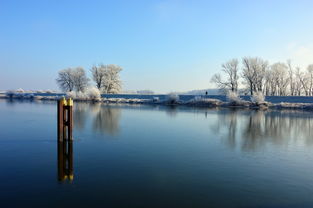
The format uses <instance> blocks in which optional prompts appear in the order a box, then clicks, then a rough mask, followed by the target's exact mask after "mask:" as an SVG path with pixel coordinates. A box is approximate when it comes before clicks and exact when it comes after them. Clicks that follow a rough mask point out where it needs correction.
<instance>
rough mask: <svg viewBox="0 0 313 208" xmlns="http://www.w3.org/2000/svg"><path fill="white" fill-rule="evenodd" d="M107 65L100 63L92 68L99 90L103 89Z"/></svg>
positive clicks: (93, 77) (93, 78)
mask: <svg viewBox="0 0 313 208" xmlns="http://www.w3.org/2000/svg"><path fill="white" fill-rule="evenodd" d="M106 68H107V66H106V65H103V64H99V65H98V66H93V67H92V68H91V74H92V80H93V81H94V82H95V83H96V87H97V88H98V89H99V90H102V89H103V86H104V80H105V78H106Z"/></svg>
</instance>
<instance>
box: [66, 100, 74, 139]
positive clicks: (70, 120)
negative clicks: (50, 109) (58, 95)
mask: <svg viewBox="0 0 313 208" xmlns="http://www.w3.org/2000/svg"><path fill="white" fill-rule="evenodd" d="M72 132H73V100H72V99H71V98H70V99H68V100H67V136H68V139H69V140H70V141H72V140H73V135H72Z"/></svg>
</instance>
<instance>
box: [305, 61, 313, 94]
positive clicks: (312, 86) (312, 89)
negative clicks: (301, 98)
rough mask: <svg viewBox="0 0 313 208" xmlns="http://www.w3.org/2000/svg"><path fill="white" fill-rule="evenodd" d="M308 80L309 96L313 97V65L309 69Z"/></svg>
mask: <svg viewBox="0 0 313 208" xmlns="http://www.w3.org/2000/svg"><path fill="white" fill-rule="evenodd" d="M306 77H307V79H308V85H309V86H308V91H309V92H308V95H309V96H313V64H310V65H309V66H308V67H307V76H306Z"/></svg>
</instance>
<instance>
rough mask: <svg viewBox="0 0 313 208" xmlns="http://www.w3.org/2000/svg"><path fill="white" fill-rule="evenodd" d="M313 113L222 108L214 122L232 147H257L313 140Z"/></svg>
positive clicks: (311, 141)
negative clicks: (223, 109) (226, 109)
mask: <svg viewBox="0 0 313 208" xmlns="http://www.w3.org/2000/svg"><path fill="white" fill-rule="evenodd" d="M312 127H313V115H312V114H311V113H309V112H299V111H298V112H292V111H250V110H247V111H242V110H240V111H222V112H219V114H218V122H217V124H216V125H214V126H212V129H214V131H216V130H217V131H218V132H219V133H220V134H221V135H222V137H221V138H222V140H223V141H224V142H226V143H227V145H228V146H229V147H231V148H236V147H239V148H240V149H241V150H244V151H254V150H257V149H259V148H262V147H265V146H266V144H268V143H271V144H273V145H281V146H284V145H286V146H287V145H289V144H290V143H296V144H299V143H303V144H305V145H312V144H313V138H312V136H313V131H312V130H311V129H312Z"/></svg>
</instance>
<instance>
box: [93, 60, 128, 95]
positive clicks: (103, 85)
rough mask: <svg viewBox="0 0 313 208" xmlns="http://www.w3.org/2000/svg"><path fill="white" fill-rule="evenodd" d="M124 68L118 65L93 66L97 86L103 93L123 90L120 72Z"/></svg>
mask: <svg viewBox="0 0 313 208" xmlns="http://www.w3.org/2000/svg"><path fill="white" fill-rule="evenodd" d="M121 71H122V68H121V67H120V66H118V65H114V64H109V65H104V64H99V65H98V66H93V67H92V68H91V73H92V79H93V81H94V82H95V83H96V86H97V88H98V89H99V90H101V91H102V92H103V93H109V94H114V93H118V92H120V90H121V86H122V83H121V80H120V77H119V73H120V72H121Z"/></svg>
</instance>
